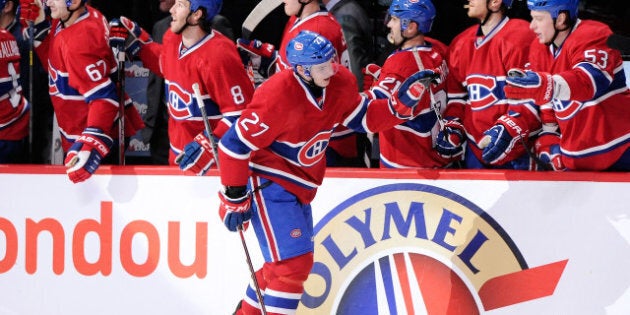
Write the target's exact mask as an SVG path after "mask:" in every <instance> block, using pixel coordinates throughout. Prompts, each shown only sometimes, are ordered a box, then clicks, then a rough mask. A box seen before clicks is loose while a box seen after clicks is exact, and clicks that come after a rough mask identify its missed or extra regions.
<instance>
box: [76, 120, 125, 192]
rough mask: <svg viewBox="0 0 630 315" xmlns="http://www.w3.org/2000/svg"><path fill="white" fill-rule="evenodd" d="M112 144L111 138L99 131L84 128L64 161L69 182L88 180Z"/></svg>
mask: <svg viewBox="0 0 630 315" xmlns="http://www.w3.org/2000/svg"><path fill="white" fill-rule="evenodd" d="M113 144H114V141H113V140H112V138H111V137H109V136H108V135H106V134H105V133H104V132H103V131H102V130H101V129H98V128H91V127H88V128H85V130H84V131H83V133H82V134H81V136H80V137H79V139H77V140H76V141H75V142H74V144H73V145H72V146H71V147H70V150H69V151H68V154H67V155H66V159H65V161H64V164H65V166H66V173H67V174H68V177H69V178H70V180H71V181H72V182H73V183H78V182H82V181H84V180H86V179H88V178H90V176H92V174H93V173H94V172H95V171H96V169H97V168H98V167H99V165H100V164H101V160H102V159H103V157H105V156H106V155H107V154H108V153H109V149H110V148H111V147H112V145H113Z"/></svg>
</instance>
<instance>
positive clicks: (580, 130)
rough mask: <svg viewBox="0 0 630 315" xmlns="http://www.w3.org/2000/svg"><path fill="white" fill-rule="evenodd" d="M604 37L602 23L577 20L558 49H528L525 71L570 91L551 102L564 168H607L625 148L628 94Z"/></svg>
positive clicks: (629, 128)
mask: <svg viewBox="0 0 630 315" xmlns="http://www.w3.org/2000/svg"><path fill="white" fill-rule="evenodd" d="M610 35H612V32H611V30H610V28H609V27H608V26H606V25H605V24H603V23H600V22H596V21H589V20H578V23H577V25H576V26H575V27H574V29H573V31H572V32H571V33H570V34H569V36H568V37H567V38H566V40H565V41H564V43H563V44H562V46H561V47H559V48H558V49H556V50H551V49H550V47H549V46H547V45H543V44H540V43H539V42H538V40H535V41H534V42H533V43H532V46H531V50H530V54H529V60H530V62H531V69H532V70H534V71H544V72H549V73H551V74H554V80H558V79H561V80H564V81H565V82H566V84H567V85H568V87H569V89H570V91H567V92H568V94H569V95H568V96H569V98H570V100H566V98H565V97H562V96H560V97H559V98H563V99H553V100H552V103H553V108H554V112H555V116H556V120H557V122H558V125H559V127H560V133H561V135H562V137H561V140H560V141H561V142H560V147H561V150H562V161H563V163H564V165H565V166H566V167H567V168H569V169H579V170H604V169H607V168H608V167H610V166H611V165H612V164H613V163H614V162H615V161H617V160H618V159H619V157H620V156H621V155H622V154H623V153H624V151H626V150H627V149H628V148H629V147H630V123H629V121H628V118H629V117H630V90H629V89H628V87H627V86H626V78H625V74H624V71H623V64H622V59H621V55H620V53H619V51H618V50H615V49H611V48H610V47H608V45H607V44H606V40H607V39H608V37H609V36H610Z"/></svg>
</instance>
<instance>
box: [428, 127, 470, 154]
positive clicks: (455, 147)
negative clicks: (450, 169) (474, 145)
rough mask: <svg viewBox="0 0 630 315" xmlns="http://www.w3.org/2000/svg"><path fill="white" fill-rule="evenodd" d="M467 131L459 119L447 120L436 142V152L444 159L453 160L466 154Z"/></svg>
mask: <svg viewBox="0 0 630 315" xmlns="http://www.w3.org/2000/svg"><path fill="white" fill-rule="evenodd" d="M465 141H466V129H465V128H464V125H462V123H461V122H460V121H459V118H452V117H451V118H446V119H445V120H444V128H443V129H442V130H440V132H439V133H438V135H437V139H436V140H435V150H436V151H437V152H438V154H439V155H440V156H442V157H444V158H447V159H452V158H455V157H458V156H460V155H462V154H463V153H464V143H465Z"/></svg>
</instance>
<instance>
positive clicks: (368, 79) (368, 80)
mask: <svg viewBox="0 0 630 315" xmlns="http://www.w3.org/2000/svg"><path fill="white" fill-rule="evenodd" d="M361 72H362V73H363V91H366V90H369V89H370V88H371V87H372V85H373V84H374V82H377V81H378V77H379V76H380V75H381V67H380V66H379V65H377V64H373V63H370V64H368V65H367V66H365V68H363V69H361Z"/></svg>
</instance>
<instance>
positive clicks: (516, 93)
mask: <svg viewBox="0 0 630 315" xmlns="http://www.w3.org/2000/svg"><path fill="white" fill-rule="evenodd" d="M505 81H506V82H507V85H506V86H505V88H504V89H503V91H504V92H505V96H506V97H507V98H509V99H517V100H523V99H530V100H533V101H534V104H536V105H543V104H546V103H549V102H551V99H552V98H553V92H554V88H553V78H552V77H551V74H549V73H546V72H534V71H529V70H527V71H523V70H520V69H511V70H510V71H508V76H507V79H506V80H505Z"/></svg>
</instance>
